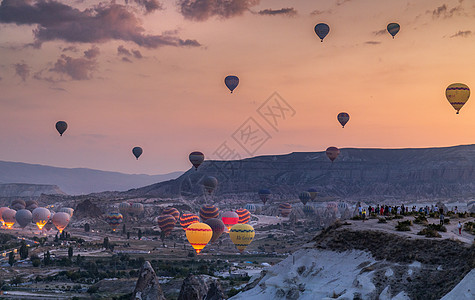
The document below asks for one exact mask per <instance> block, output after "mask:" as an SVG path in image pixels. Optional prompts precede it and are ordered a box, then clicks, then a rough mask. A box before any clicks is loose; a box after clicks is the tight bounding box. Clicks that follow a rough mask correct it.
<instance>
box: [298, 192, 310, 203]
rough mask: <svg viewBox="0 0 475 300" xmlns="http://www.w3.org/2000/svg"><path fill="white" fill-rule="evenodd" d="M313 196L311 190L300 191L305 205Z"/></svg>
mask: <svg viewBox="0 0 475 300" xmlns="http://www.w3.org/2000/svg"><path fill="white" fill-rule="evenodd" d="M311 198H312V196H311V195H310V193H309V192H301V193H299V199H300V201H302V203H303V205H305V204H307V202H308V201H309V200H310V199H311Z"/></svg>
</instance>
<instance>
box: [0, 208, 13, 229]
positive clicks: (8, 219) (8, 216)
mask: <svg viewBox="0 0 475 300" xmlns="http://www.w3.org/2000/svg"><path fill="white" fill-rule="evenodd" d="M15 215H16V210H14V209H11V208H9V209H6V210H4V211H3V213H2V218H3V222H4V223H5V226H7V228H8V229H11V228H12V227H13V225H14V224H15V221H16V219H15Z"/></svg>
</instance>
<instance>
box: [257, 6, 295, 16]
mask: <svg viewBox="0 0 475 300" xmlns="http://www.w3.org/2000/svg"><path fill="white" fill-rule="evenodd" d="M258 14H260V15H266V16H277V15H286V16H295V15H296V14H297V11H296V10H295V9H294V8H293V7H288V8H281V9H264V10H261V11H259V12H258Z"/></svg>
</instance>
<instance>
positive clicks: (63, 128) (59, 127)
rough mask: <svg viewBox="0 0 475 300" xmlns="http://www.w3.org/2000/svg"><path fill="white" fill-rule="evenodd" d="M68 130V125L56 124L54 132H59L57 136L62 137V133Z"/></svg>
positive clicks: (61, 122) (64, 123)
mask: <svg viewBox="0 0 475 300" xmlns="http://www.w3.org/2000/svg"><path fill="white" fill-rule="evenodd" d="M66 129H68V124H67V123H66V122H64V121H58V122H56V130H57V131H58V132H59V135H60V136H62V135H63V133H64V132H65V131H66Z"/></svg>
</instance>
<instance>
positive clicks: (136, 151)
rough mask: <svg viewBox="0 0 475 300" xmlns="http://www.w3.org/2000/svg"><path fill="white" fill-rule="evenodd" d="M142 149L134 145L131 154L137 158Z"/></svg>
mask: <svg viewBox="0 0 475 300" xmlns="http://www.w3.org/2000/svg"><path fill="white" fill-rule="evenodd" d="M142 153H143V150H142V148H141V147H134V148H133V149H132V154H133V155H134V156H135V158H136V159H139V157H140V155H142Z"/></svg>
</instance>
